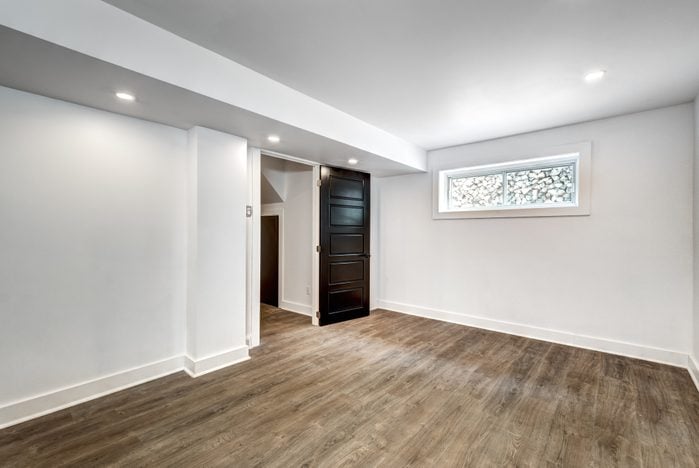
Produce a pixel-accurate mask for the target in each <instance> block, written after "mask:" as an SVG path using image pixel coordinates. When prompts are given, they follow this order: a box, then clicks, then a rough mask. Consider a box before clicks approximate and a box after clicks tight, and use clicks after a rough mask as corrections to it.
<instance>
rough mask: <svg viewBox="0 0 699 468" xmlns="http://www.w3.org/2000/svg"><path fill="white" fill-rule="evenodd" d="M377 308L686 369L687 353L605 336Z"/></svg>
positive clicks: (399, 306) (385, 305) (409, 308)
mask: <svg viewBox="0 0 699 468" xmlns="http://www.w3.org/2000/svg"><path fill="white" fill-rule="evenodd" d="M376 306H377V308H380V309H386V310H392V311H395V312H401V313H404V314H409V315H417V316H419V317H425V318H430V319H435V320H441V321H443V322H451V323H457V324H460V325H467V326H469V327H476V328H483V329H486V330H492V331H496V332H501V333H508V334H510V335H518V336H524V337H526V338H534V339H537V340H543V341H550V342H552V343H558V344H563V345H568V346H576V347H578V348H585V349H591V350H594V351H602V352H605V353H611V354H618V355H621V356H627V357H632V358H636V359H643V360H645V361H653V362H658V363H661V364H669V365H671V366H676V367H683V368H687V354H685V353H682V352H679V351H673V350H668V349H660V348H653V347H650V346H643V345H639V344H634V343H626V342H623V341H615V340H609V339H606V338H596V337H592V336H585V335H578V334H575V333H569V332H563V331H558V330H551V329H548V328H539V327H533V326H530V325H522V324H519V323H512V322H505V321H500V320H493V319H488V318H483V317H475V316H472V315H465V314H457V313H455V312H450V311H446V310H438V309H430V308H427V307H421V306H415V305H411V304H403V303H400V302H393V301H386V300H381V299H380V300H378V301H377V304H376Z"/></svg>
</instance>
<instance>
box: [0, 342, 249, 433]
mask: <svg viewBox="0 0 699 468" xmlns="http://www.w3.org/2000/svg"><path fill="white" fill-rule="evenodd" d="M248 359H250V356H249V354H248V347H247V346H241V347H239V348H233V349H230V350H228V351H224V352H223V353H220V354H216V355H213V356H207V357H205V358H201V359H193V358H191V357H190V356H186V355H185V356H173V357H171V358H168V359H164V360H162V361H157V362H152V363H149V364H144V365H143V366H139V367H134V368H132V369H127V370H125V371H121V372H116V373H114V374H110V375H107V376H104V377H99V378H96V379H92V380H88V381H85V382H82V383H79V384H76V385H71V386H69V387H64V388H60V389H58V390H54V391H51V392H47V393H44V394H41V395H37V396H33V397H30V398H26V399H23V400H19V401H15V402H12V403H8V404H5V405H2V406H0V429H3V428H5V427H9V426H13V425H15V424H19V423H21V422H24V421H28V420H30V419H34V418H38V417H40V416H44V415H47V414H50V413H54V412H56V411H60V410H62V409H65V408H69V407H71V406H75V405H78V404H80V403H84V402H86V401H90V400H94V399H95V398H99V397H103V396H106V395H109V394H110V393H115V392H118V391H120V390H125V389H127V388H129V387H134V386H136V385H140V384H143V383H146V382H149V381H151V380H155V379H159V378H161V377H165V376H167V375H170V374H174V373H175V372H181V371H185V372H186V373H187V374H189V375H190V376H192V377H199V376H200V375H204V374H207V373H209V372H213V371H215V370H218V369H222V368H224V367H228V366H231V365H233V364H237V363H239V362H242V361H246V360H248Z"/></svg>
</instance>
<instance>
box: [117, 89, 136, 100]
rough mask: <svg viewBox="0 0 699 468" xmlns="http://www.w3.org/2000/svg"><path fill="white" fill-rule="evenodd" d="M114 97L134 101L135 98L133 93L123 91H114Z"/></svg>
mask: <svg viewBox="0 0 699 468" xmlns="http://www.w3.org/2000/svg"><path fill="white" fill-rule="evenodd" d="M116 97H118V98H119V99H122V100H124V101H135V100H136V98H135V97H134V95H133V94H129V93H125V92H123V91H119V92H118V93H116Z"/></svg>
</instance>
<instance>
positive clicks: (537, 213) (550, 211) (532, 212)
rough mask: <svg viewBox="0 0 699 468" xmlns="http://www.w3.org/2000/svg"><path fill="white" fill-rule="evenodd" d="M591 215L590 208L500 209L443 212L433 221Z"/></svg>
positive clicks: (435, 214) (437, 213)
mask: <svg viewBox="0 0 699 468" xmlns="http://www.w3.org/2000/svg"><path fill="white" fill-rule="evenodd" d="M589 215H590V208H589V207H583V206H562V207H555V208H553V207H552V208H500V209H495V210H471V211H442V212H434V213H433V214H432V219H478V218H539V217H547V216H589Z"/></svg>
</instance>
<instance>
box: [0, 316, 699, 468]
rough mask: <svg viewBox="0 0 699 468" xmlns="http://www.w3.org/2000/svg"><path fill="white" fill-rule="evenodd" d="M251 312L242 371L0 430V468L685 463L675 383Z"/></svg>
mask: <svg viewBox="0 0 699 468" xmlns="http://www.w3.org/2000/svg"><path fill="white" fill-rule="evenodd" d="M262 315H263V321H262V334H263V343H262V346H260V347H259V348H257V349H255V350H254V351H253V352H252V356H253V358H252V360H250V361H247V362H245V363H242V364H238V365H236V366H233V367H229V368H227V369H223V370H221V371H218V372H214V373H212V374H208V375H205V376H202V377H199V378H197V379H192V378H190V377H188V376H187V375H186V374H184V373H178V374H174V375H171V376H169V377H165V378H162V379H159V380H156V381H153V382H150V383H147V384H144V385H140V386H138V387H134V388H131V389H128V390H124V391H122V392H119V393H115V394H112V395H109V396H106V397H103V398H100V399H98V400H94V401H91V402H88V403H84V404H81V405H79V406H75V407H72V408H69V409H66V410H63V411H60V412H57V413H54V414H51V415H48V416H45V417H42V418H39V419H35V420H33V421H29V422H27V423H24V424H21V425H17V426H14V427H11V428H8V429H5V430H2V431H0V465H4V466H60V465H80V466H103V465H120V466H235V467H248V466H260V467H262V466H274V467H296V466H326V467H336V466H361V467H368V466H386V467H394V466H395V467H402V466H408V465H411V466H437V467H449V466H478V467H481V466H533V467H544V466H571V467H574V466H650V467H672V466H682V467H691V466H697V465H698V464H699V392H697V390H696V389H695V387H694V386H693V383H692V382H691V380H690V377H689V375H688V373H687V371H686V370H683V369H679V368H673V367H669V366H663V365H659V364H652V363H648V362H644V361H638V360H634V359H628V358H623V357H618V356H613V355H609V354H604V353H599V352H593V351H587V350H582V349H577V348H571V347H566V346H561V345H556V344H551V343H546V342H542V341H535V340H530V339H526V338H520V337H515V336H510V335H504V334H500V333H494V332H488V331H484V330H479V329H475V328H469V327H464V326H460V325H453V324H449V323H443V322H437V321H432V320H426V319H422V318H418V317H411V316H407V315H401V314H397V313H393V312H386V311H378V312H375V313H372V315H371V316H370V317H367V318H363V319H359V320H355V321H352V322H347V323H342V324H338V325H332V326H329V327H324V328H321V329H318V328H313V327H312V326H311V325H310V323H309V319H308V317H304V316H300V315H296V314H293V313H290V312H284V311H280V310H279V309H274V308H269V307H265V308H264V310H263V314H262Z"/></svg>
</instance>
